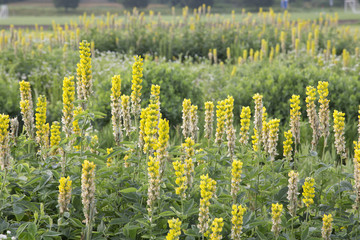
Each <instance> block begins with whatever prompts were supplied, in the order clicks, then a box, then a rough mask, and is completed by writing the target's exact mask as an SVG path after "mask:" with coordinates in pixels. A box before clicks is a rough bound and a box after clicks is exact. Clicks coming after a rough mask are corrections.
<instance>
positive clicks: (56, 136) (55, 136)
mask: <svg viewBox="0 0 360 240" xmlns="http://www.w3.org/2000/svg"><path fill="white" fill-rule="evenodd" d="M50 132H51V137H50V147H52V148H53V147H58V146H59V144H60V141H61V136H60V123H59V122H56V121H55V122H53V123H52V125H51V130H50ZM53 153H54V154H57V153H59V149H56V150H55V151H54V152H53Z"/></svg>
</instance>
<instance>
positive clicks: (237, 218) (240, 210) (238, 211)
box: [231, 204, 246, 240]
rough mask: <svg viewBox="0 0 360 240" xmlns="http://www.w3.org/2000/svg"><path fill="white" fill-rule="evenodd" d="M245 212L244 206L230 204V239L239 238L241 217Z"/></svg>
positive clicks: (235, 239) (236, 239)
mask: <svg viewBox="0 0 360 240" xmlns="http://www.w3.org/2000/svg"><path fill="white" fill-rule="evenodd" d="M245 212H246V208H244V207H243V206H241V204H240V205H235V204H234V205H232V211H231V214H232V218H231V223H232V226H231V239H232V240H239V239H240V237H241V232H242V227H243V226H242V225H243V217H244V214H245Z"/></svg>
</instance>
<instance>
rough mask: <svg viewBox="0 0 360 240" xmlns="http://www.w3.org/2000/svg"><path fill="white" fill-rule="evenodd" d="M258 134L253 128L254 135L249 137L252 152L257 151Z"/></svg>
mask: <svg viewBox="0 0 360 240" xmlns="http://www.w3.org/2000/svg"><path fill="white" fill-rule="evenodd" d="M258 136H259V135H258V133H257V130H256V128H254V133H253V135H252V136H251V139H252V141H251V143H252V147H253V150H254V151H255V152H257V151H259V138H258Z"/></svg>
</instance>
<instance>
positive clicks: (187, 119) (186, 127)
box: [181, 99, 191, 138]
mask: <svg viewBox="0 0 360 240" xmlns="http://www.w3.org/2000/svg"><path fill="white" fill-rule="evenodd" d="M182 120H183V123H182V126H181V128H182V134H183V136H184V138H188V137H190V136H191V100H190V99H184V101H183V104H182Z"/></svg>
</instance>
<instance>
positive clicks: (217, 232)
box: [209, 218, 224, 240]
mask: <svg viewBox="0 0 360 240" xmlns="http://www.w3.org/2000/svg"><path fill="white" fill-rule="evenodd" d="M223 227H224V222H223V219H222V218H215V219H214V221H213V222H212V224H211V234H210V238H209V239H210V240H220V239H222V235H221V232H222V229H223Z"/></svg>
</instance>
